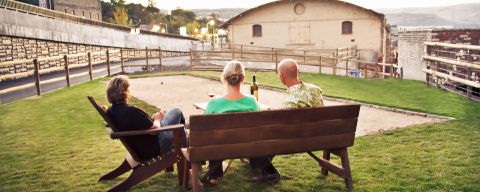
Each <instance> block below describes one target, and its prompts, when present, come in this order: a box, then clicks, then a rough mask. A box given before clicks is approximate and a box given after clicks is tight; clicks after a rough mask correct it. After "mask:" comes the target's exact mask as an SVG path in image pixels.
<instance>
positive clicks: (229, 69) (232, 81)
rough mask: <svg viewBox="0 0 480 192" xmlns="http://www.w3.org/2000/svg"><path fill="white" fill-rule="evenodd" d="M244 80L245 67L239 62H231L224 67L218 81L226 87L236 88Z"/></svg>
mask: <svg viewBox="0 0 480 192" xmlns="http://www.w3.org/2000/svg"><path fill="white" fill-rule="evenodd" d="M244 78H245V67H243V65H242V63H240V62H239V61H236V60H233V61H230V62H228V63H227V65H225V68H223V73H222V76H221V77H220V79H221V80H222V82H226V83H227V84H228V85H231V86H237V85H239V84H240V83H241V82H242V81H243V79H244Z"/></svg>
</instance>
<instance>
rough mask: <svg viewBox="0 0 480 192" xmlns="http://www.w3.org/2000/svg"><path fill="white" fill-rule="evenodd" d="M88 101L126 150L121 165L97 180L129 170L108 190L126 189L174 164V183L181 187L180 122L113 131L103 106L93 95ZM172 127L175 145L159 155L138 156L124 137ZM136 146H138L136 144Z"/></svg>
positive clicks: (151, 132)
mask: <svg viewBox="0 0 480 192" xmlns="http://www.w3.org/2000/svg"><path fill="white" fill-rule="evenodd" d="M88 100H89V101H90V103H92V105H93V106H94V107H95V109H96V110H97V112H98V113H99V114H100V115H101V116H102V118H103V119H104V120H105V123H106V130H107V134H108V136H110V138H112V139H118V140H120V142H122V144H123V146H125V148H126V149H127V151H128V154H127V156H126V157H125V160H124V161H123V163H122V164H120V165H119V166H118V167H117V168H116V169H114V170H112V171H110V172H109V173H107V174H105V175H103V176H102V177H100V179H99V181H104V180H111V179H115V178H117V177H118V176H120V175H122V174H124V173H126V172H128V171H130V170H132V173H131V174H130V176H128V178H127V179H125V181H123V182H121V183H120V184H118V185H116V186H114V187H112V188H111V189H109V190H108V191H126V190H128V189H130V188H131V187H133V186H135V185H136V184H138V183H140V182H142V181H144V180H146V179H148V178H150V177H152V176H153V175H155V174H157V173H158V172H160V171H162V170H166V171H173V165H174V164H177V172H178V182H179V185H182V186H184V184H183V183H182V182H183V181H184V180H186V179H188V178H185V179H184V178H183V176H184V175H186V174H184V173H183V171H185V168H184V167H183V166H184V165H185V164H186V162H185V159H184V158H183V156H182V155H181V153H180V146H182V140H183V139H182V138H183V136H182V135H183V133H182V132H183V128H184V125H183V124H177V125H171V126H164V127H160V128H157V129H148V130H142V131H118V132H117V131H115V130H116V128H115V126H114V125H113V123H112V121H111V120H110V118H109V117H108V115H107V109H106V108H105V107H103V106H101V105H99V104H98V103H97V102H96V101H95V99H93V97H91V96H88ZM169 130H172V131H173V134H174V138H173V142H174V144H175V147H174V148H172V150H171V151H169V152H168V153H166V154H159V155H158V156H157V157H154V158H148V159H142V158H141V157H140V156H139V155H138V154H137V152H135V150H134V149H135V146H133V145H132V144H130V143H129V142H128V141H127V140H126V139H125V138H127V137H131V136H139V135H158V134H159V133H160V132H163V131H169ZM137 147H138V146H137ZM141 147H143V148H147V149H148V148H151V146H141Z"/></svg>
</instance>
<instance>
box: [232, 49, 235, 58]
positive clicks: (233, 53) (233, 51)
mask: <svg viewBox="0 0 480 192" xmlns="http://www.w3.org/2000/svg"><path fill="white" fill-rule="evenodd" d="M232 60H235V49H232Z"/></svg>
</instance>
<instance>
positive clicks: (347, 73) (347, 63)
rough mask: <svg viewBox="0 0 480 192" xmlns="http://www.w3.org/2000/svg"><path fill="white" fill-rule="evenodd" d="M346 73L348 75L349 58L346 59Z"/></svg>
mask: <svg viewBox="0 0 480 192" xmlns="http://www.w3.org/2000/svg"><path fill="white" fill-rule="evenodd" d="M345 75H346V76H347V77H348V59H346V60H345Z"/></svg>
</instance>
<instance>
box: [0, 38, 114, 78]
mask: <svg viewBox="0 0 480 192" xmlns="http://www.w3.org/2000/svg"><path fill="white" fill-rule="evenodd" d="M107 49H109V50H118V48H114V47H105V46H94V45H84V44H72V43H62V42H53V41H45V40H37V39H28V38H20V37H11V36H2V35H0V63H1V62H5V61H15V60H25V59H33V58H41V57H52V56H59V55H65V54H75V53H84V52H97V51H106V50H107ZM111 56H112V58H115V57H119V55H118V52H117V53H112V54H111ZM87 59H88V58H87V57H86V56H82V57H78V58H72V59H70V60H69V63H72V64H74V63H75V64H79V63H86V62H87ZM105 59H106V57H105V55H92V62H93V63H95V62H99V61H104V60H105ZM63 65H64V61H63V60H62V59H58V60H52V61H41V62H40V63H39V67H40V69H52V70H53V71H56V70H62V69H63ZM32 70H33V64H32V63H30V64H26V65H15V66H9V67H1V66H0V76H2V77H1V78H0V81H2V80H5V79H8V78H7V77H8V75H13V74H22V73H26V72H28V71H32ZM24 75H25V76H26V75H28V74H24Z"/></svg>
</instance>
